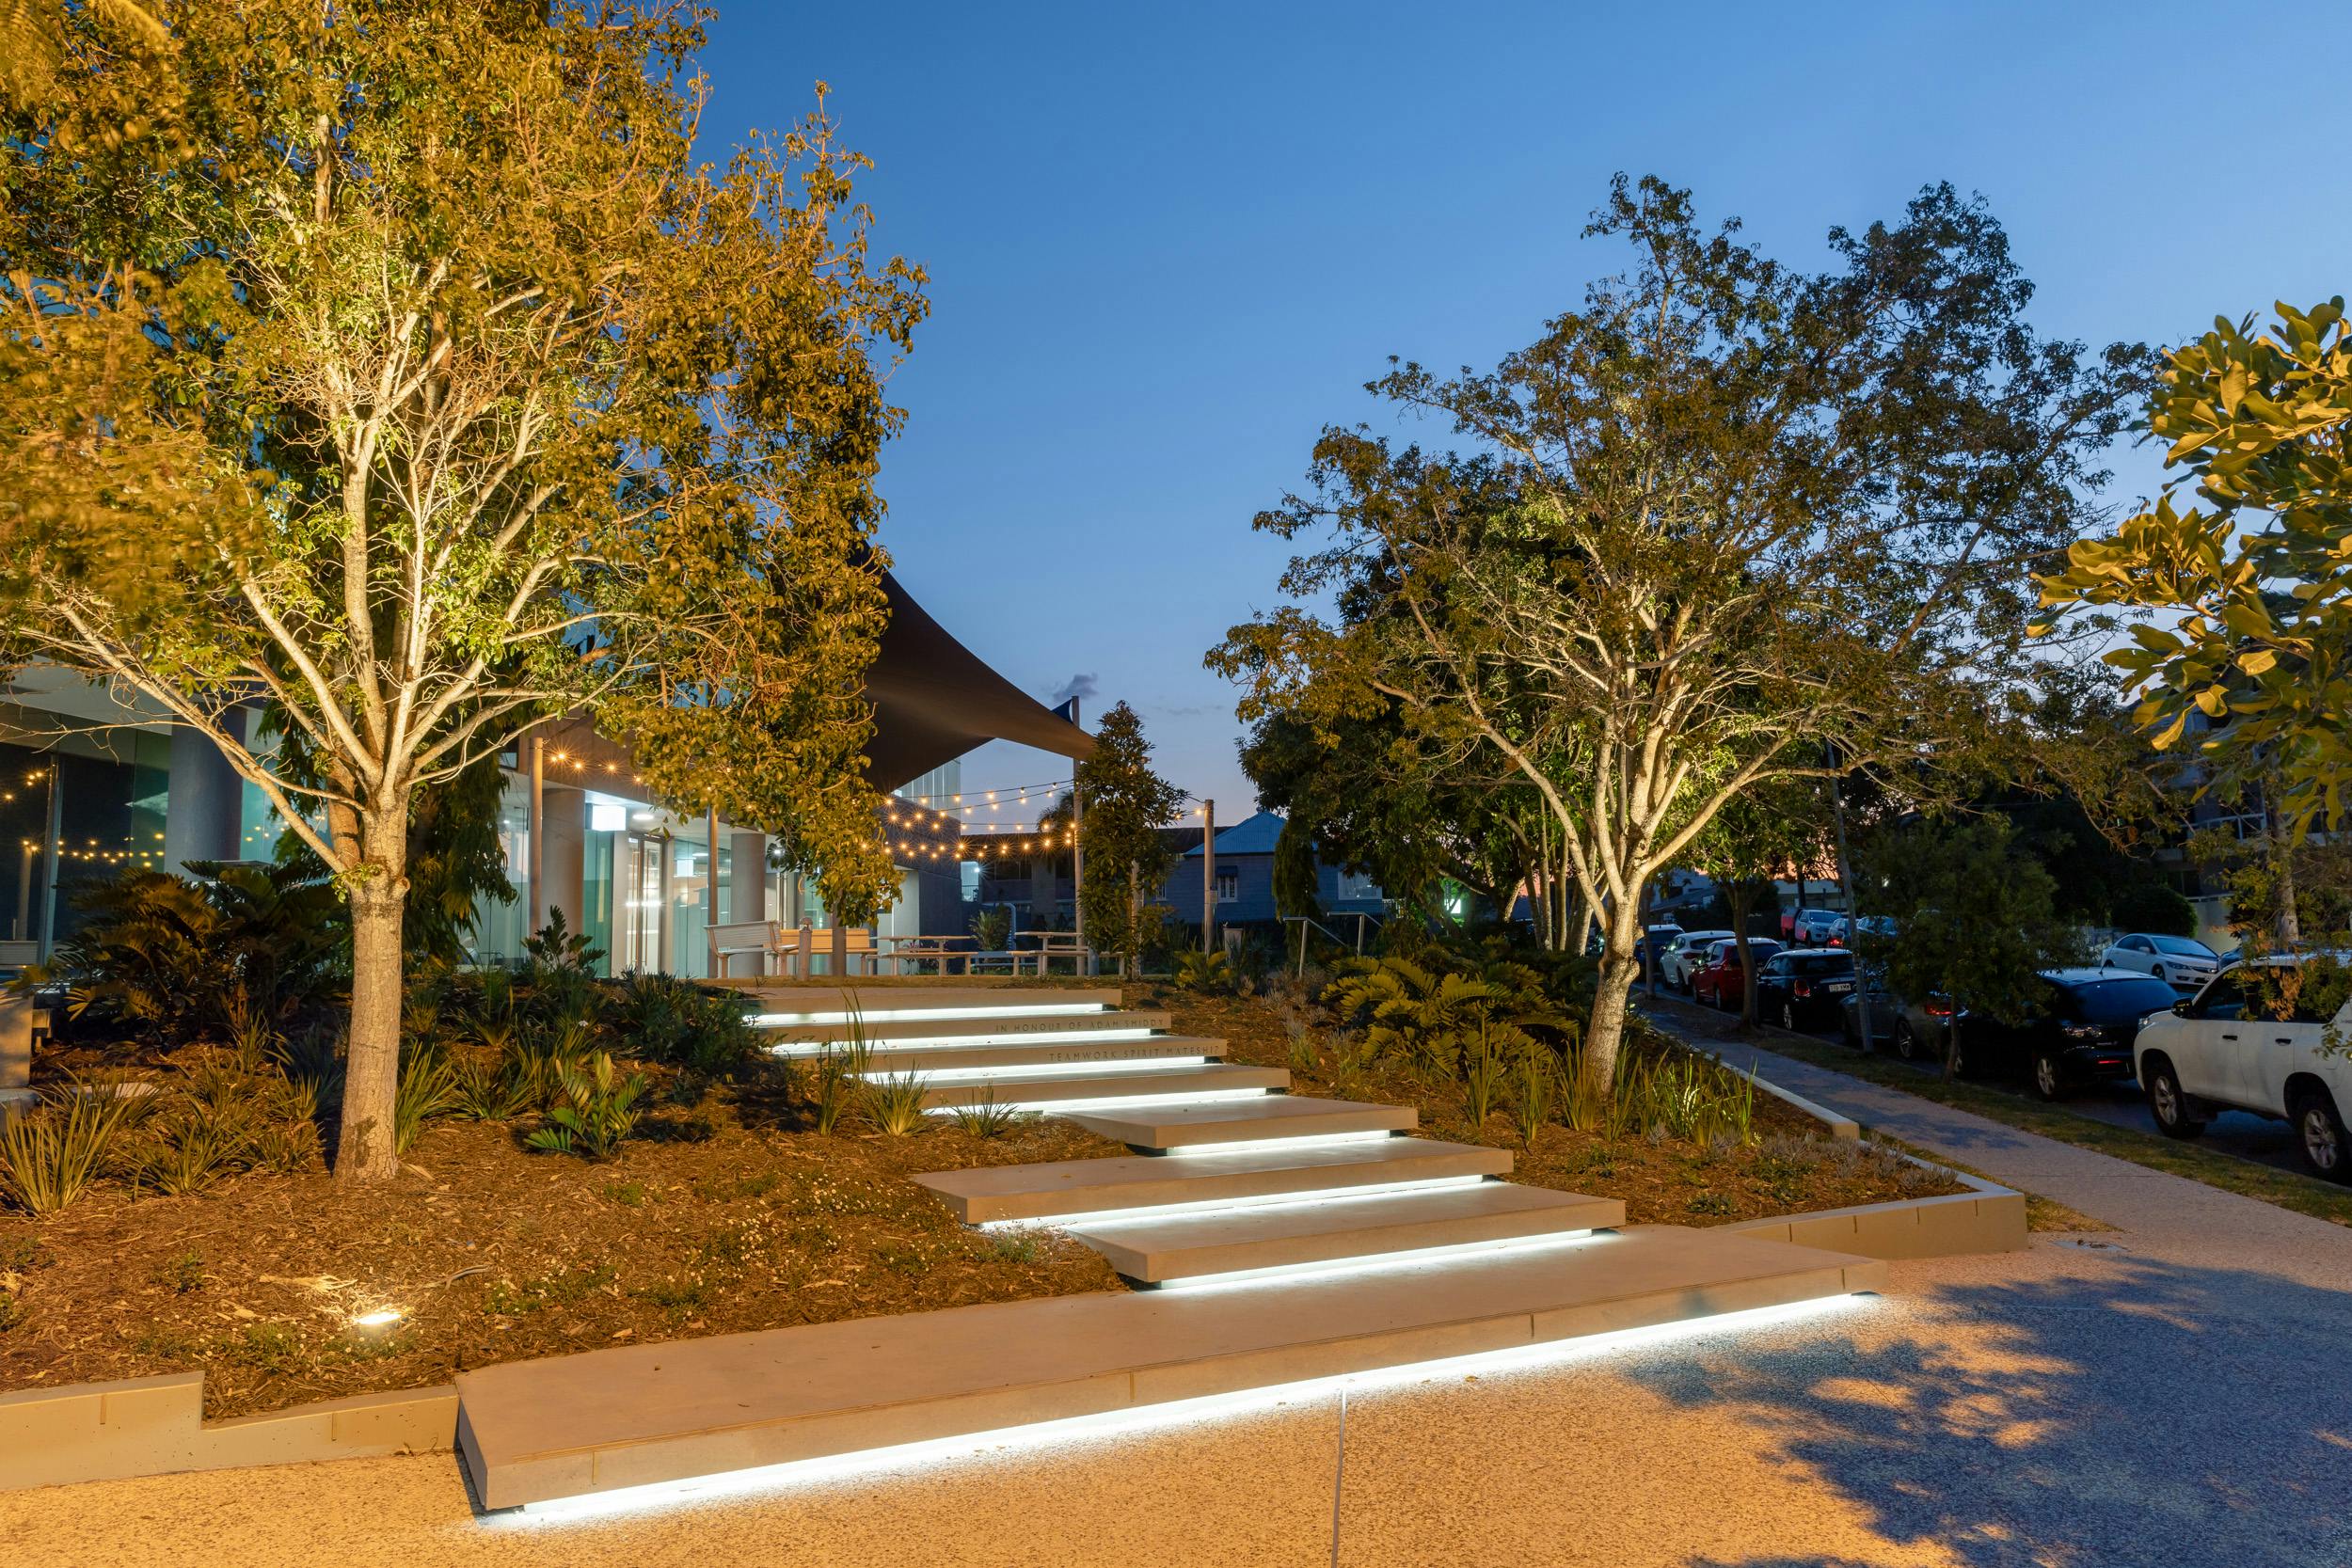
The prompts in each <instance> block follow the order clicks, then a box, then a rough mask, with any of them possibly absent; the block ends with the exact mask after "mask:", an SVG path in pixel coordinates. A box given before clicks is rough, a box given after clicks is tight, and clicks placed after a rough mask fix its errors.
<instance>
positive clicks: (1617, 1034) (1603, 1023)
mask: <svg viewBox="0 0 2352 1568" xmlns="http://www.w3.org/2000/svg"><path fill="white" fill-rule="evenodd" d="M1641 928H1642V910H1641V903H1640V901H1639V900H1638V899H1634V898H1620V899H1618V900H1617V901H1616V903H1615V904H1614V905H1613V906H1612V908H1611V910H1610V911H1609V920H1608V924H1607V926H1606V927H1604V930H1605V933H1606V935H1605V938H1604V945H1603V946H1602V949H1601V958H1600V989H1599V990H1597V991H1595V992H1594V993H1593V1018H1592V1022H1591V1023H1590V1025H1588V1026H1587V1027H1586V1029H1585V1031H1584V1070H1585V1072H1586V1073H1587V1074H1588V1075H1589V1077H1590V1082H1591V1083H1592V1084H1593V1085H1594V1086H1596V1087H1597V1088H1603V1089H1605V1088H1608V1087H1610V1086H1611V1085H1613V1084H1615V1082H1616V1081H1617V1047H1618V1044H1619V1043H1620V1042H1621V1041H1622V1040H1623V1038H1624V1037H1625V1015H1626V1007H1627V1003H1628V1001H1629V998H1630V997H1631V994H1632V991H1633V977H1634V973H1635V971H1636V970H1638V969H1639V968H1640V967H1641V965H1640V961H1639V960H1638V959H1637V958H1635V957H1634V953H1633V944H1634V942H1636V941H1637V940H1639V937H1640V933H1641Z"/></svg>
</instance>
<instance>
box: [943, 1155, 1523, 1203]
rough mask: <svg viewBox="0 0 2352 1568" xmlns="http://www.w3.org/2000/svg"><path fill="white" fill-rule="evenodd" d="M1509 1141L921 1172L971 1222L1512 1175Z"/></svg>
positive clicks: (1243, 1200)
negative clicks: (1493, 1144) (1503, 1145)
mask: <svg viewBox="0 0 2352 1568" xmlns="http://www.w3.org/2000/svg"><path fill="white" fill-rule="evenodd" d="M1510 1170H1511V1154H1510V1151H1509V1150H1508V1149H1502V1148H1482V1147H1480V1146H1478V1145H1476V1144H1450V1143H1439V1142H1438V1141H1437V1140H1435V1139H1430V1138H1379V1139H1375V1140H1371V1141H1368V1142H1364V1143H1347V1144H1321V1145H1313V1146H1310V1147H1307V1148H1290V1147H1288V1146H1286V1145H1285V1144H1284V1143H1282V1142H1281V1141H1279V1140H1278V1141H1276V1142H1273V1143H1269V1144H1266V1145H1265V1146H1263V1148H1236V1149H1231V1150H1228V1151H1226V1152H1223V1153H1216V1154H1187V1155H1185V1156H1184V1157H1183V1158H1182V1159H1175V1160H1171V1159H1168V1158H1165V1157H1164V1156H1161V1155H1156V1154H1127V1155H1119V1156H1115V1157H1113V1158H1111V1159H1107V1160H1057V1161H1054V1162H1052V1163H1050V1164H1035V1165H985V1166H980V1167H977V1168H976V1169H972V1170H943V1171H933V1172H930V1174H928V1175H924V1176H918V1177H916V1178H915V1179H914V1180H916V1181H918V1182H920V1183H922V1184H923V1185H924V1186H926V1187H929V1188H930V1190H931V1191H932V1192H934V1193H937V1194H938V1195H939V1197H940V1200H941V1201H942V1202H944V1203H946V1205H947V1207H948V1208H949V1209H951V1210H953V1211H954V1212H955V1215H956V1218H958V1219H960V1220H961V1221H962V1222H963V1223H964V1224H966V1225H989V1224H997V1223H1004V1222H1008V1221H1025V1220H1062V1219H1067V1218H1069V1217H1070V1216H1072V1215H1097V1216H1107V1215H1110V1214H1115V1213H1121V1212H1125V1211H1128V1210H1135V1209H1161V1208H1170V1207H1176V1206H1180V1205H1189V1204H1216V1205H1219V1206H1231V1205H1235V1204H1247V1203H1251V1202H1262V1201H1274V1200H1279V1199H1284V1198H1293V1197H1297V1196H1302V1195H1304V1194H1310V1193H1338V1192H1344V1191H1347V1190H1349V1189H1351V1188H1363V1187H1394V1186H1400V1185H1404V1184H1406V1183H1409V1182H1423V1181H1464V1180H1478V1179H1480V1178H1482V1177H1488V1176H1506V1175H1508V1174H1509V1173H1510Z"/></svg>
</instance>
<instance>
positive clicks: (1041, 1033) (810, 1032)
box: [760, 1007, 1174, 1049]
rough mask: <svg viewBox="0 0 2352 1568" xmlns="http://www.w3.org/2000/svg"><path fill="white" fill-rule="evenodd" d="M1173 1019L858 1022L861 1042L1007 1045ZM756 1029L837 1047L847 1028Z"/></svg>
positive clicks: (1160, 1013)
mask: <svg viewBox="0 0 2352 1568" xmlns="http://www.w3.org/2000/svg"><path fill="white" fill-rule="evenodd" d="M1172 1022H1174V1020H1173V1019H1172V1018H1171V1017H1170V1016H1169V1014H1168V1011H1167V1010H1166V1009H1165V1008H1154V1007H1135V1008H1120V1009H1111V1010H1106V1011H1102V1012H1089V1013H1027V1014H1015V1013H1004V1014H997V1015H993V1016H983V1017H978V1018H971V1017H963V1018H886V1019H875V1020H872V1021H870V1022H864V1023H863V1027H862V1029H861V1031H860V1032H861V1033H862V1034H863V1035H864V1036H865V1037H866V1044H868V1045H870V1046H873V1047H875V1048H876V1049H880V1048H882V1046H883V1045H885V1044H902V1043H903V1044H909V1045H912V1044H914V1043H915V1042H917V1041H921V1040H927V1039H936V1038H947V1039H953V1040H957V1041H961V1042H964V1043H969V1044H974V1045H978V1044H985V1043H991V1042H998V1041H1001V1042H1004V1043H1007V1044H1012V1043H1018V1042H1020V1041H1024V1040H1028V1039H1033V1038H1051V1037H1053V1036H1055V1035H1091V1034H1100V1033H1102V1032H1103V1031H1104V1030H1106V1029H1166V1028H1168V1026H1169V1025H1170V1024H1171V1023H1172ZM760 1033H761V1034H762V1035H764V1036H765V1037H767V1039H768V1041H769V1042H770V1044H771V1046H773V1045H789V1046H796V1047H814V1046H819V1045H826V1044H832V1045H841V1044H845V1043H847V1041H848V1039H849V1028H848V1025H846V1024H841V1023H774V1024H768V1025H765V1026H763V1027H762V1028H761V1030H760Z"/></svg>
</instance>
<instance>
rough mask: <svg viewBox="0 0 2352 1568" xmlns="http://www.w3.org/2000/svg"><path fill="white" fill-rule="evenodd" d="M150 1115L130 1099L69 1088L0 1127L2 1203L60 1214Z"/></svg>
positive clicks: (60, 1090) (51, 1093) (85, 1089)
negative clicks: (137, 1123) (134, 1126)
mask: <svg viewBox="0 0 2352 1568" xmlns="http://www.w3.org/2000/svg"><path fill="white" fill-rule="evenodd" d="M143 1109H144V1107H142V1106H141V1105H140V1104H139V1103H138V1101H136V1100H135V1099H133V1098H131V1097H129V1096H118V1095H113V1094H108V1093H106V1092H104V1091H103V1089H97V1088H90V1087H86V1086H85V1085H80V1084H69V1085H66V1086H65V1087H64V1088H62V1089H58V1090H53V1091H51V1092H50V1093H49V1094H47V1095H45V1096H44V1097H43V1098H42V1100H41V1102H40V1104H39V1105H36V1106H35V1107H34V1108H33V1109H31V1110H29V1111H25V1112H23V1113H21V1114H19V1115H18V1116H15V1117H11V1118H9V1120H8V1124H7V1125H6V1126H4V1127H0V1197H5V1198H6V1199H7V1200H8V1203H9V1205H10V1206H11V1207H14V1208H17V1209H21V1210H23V1211H24V1212H26V1213H28V1214H54V1213H56V1212H57V1211H59V1210H60V1209H63V1208H65V1207H66V1206H67V1205H68V1204H70V1203H72V1201H73V1200H74V1199H75V1198H77V1197H79V1196H82V1194H83V1193H84V1192H86V1191H87V1190H88V1188H89V1185H90V1183H91V1182H93V1181H95V1180H98V1178H99V1176H100V1175H101V1174H102V1173H103V1171H104V1169H105V1167H106V1165H107V1164H108V1162H109V1161H110V1160H111V1159H112V1158H113V1156H114V1152H115V1144H116V1142H117V1140H118V1139H119V1138H120V1136H121V1135H122V1133H123V1132H124V1130H125V1129H127V1128H128V1127H130V1126H131V1125H132V1124H133V1123H134V1122H135V1121H136V1119H137V1118H138V1117H139V1114H140V1112H141V1111H142V1110H143Z"/></svg>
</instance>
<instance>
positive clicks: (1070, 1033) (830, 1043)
mask: <svg viewBox="0 0 2352 1568" xmlns="http://www.w3.org/2000/svg"><path fill="white" fill-rule="evenodd" d="M1151 1037H1152V1031H1151V1030H1150V1029H1033V1030H1029V1031H1027V1032H1025V1033H1020V1034H997V1035H925V1036H923V1037H920V1038H917V1039H906V1040H897V1039H881V1040H877V1039H869V1040H867V1041H866V1050H868V1051H931V1050H937V1049H954V1048H956V1047H960V1046H976V1045H1060V1044H1062V1043H1064V1042H1065V1041H1067V1042H1068V1043H1070V1044H1072V1045H1103V1044H1107V1043H1109V1042H1111V1041H1115V1040H1148V1039H1150V1038H1151ZM849 1044H850V1042H849V1041H848V1040H846V1039H837V1040H786V1041H785V1042H783V1043H782V1044H780V1045H771V1046H770V1047H768V1053H769V1054H770V1055H771V1056H789V1057H795V1058H797V1057H802V1056H821V1055H823V1054H824V1053H826V1052H827V1051H829V1050H830V1051H835V1052H838V1051H843V1050H847V1049H848V1047H849Z"/></svg>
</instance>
